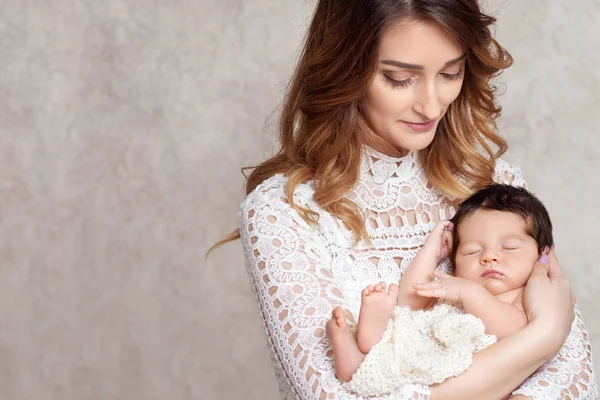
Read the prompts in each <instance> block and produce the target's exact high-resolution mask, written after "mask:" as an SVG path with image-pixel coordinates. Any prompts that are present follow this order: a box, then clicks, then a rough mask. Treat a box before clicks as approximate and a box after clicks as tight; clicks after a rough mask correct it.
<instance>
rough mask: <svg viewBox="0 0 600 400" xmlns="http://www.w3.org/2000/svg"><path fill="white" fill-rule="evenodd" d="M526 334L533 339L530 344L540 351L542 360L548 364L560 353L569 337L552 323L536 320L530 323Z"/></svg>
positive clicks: (524, 329) (525, 329)
mask: <svg viewBox="0 0 600 400" xmlns="http://www.w3.org/2000/svg"><path fill="white" fill-rule="evenodd" d="M523 331H525V332H524V333H525V334H527V335H528V336H530V337H531V341H530V343H531V344H532V346H535V347H536V348H537V349H539V354H540V357H541V359H542V360H543V361H544V362H546V361H548V360H550V359H551V358H552V357H554V356H555V355H556V353H558V352H559V350H560V349H561V347H562V346H563V344H564V342H565V340H566V338H567V336H568V333H567V335H565V334H564V333H563V330H562V329H557V327H556V325H555V324H553V323H550V322H546V321H542V320H539V319H534V320H532V321H531V322H529V323H528V324H527V325H526V326H525V328H523Z"/></svg>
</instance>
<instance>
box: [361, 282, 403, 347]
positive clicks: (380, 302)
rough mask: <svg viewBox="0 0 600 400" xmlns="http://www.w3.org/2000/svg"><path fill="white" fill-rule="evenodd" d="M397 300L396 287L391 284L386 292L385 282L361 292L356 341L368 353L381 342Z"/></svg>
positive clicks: (370, 286)
mask: <svg viewBox="0 0 600 400" xmlns="http://www.w3.org/2000/svg"><path fill="white" fill-rule="evenodd" d="M397 300H398V285H396V284H395V283H392V284H391V285H390V287H389V289H388V290H387V292H386V287H385V282H380V283H378V284H377V285H375V286H372V285H369V286H368V287H366V288H365V289H364V290H363V291H362V299H361V304H360V315H359V317H358V328H357V335H356V341H357V343H358V348H359V349H360V351H362V352H363V353H368V352H369V351H370V350H371V347H373V346H374V345H375V344H376V343H377V342H379V341H380V340H381V337H382V336H383V332H385V328H386V327H387V324H388V321H389V319H390V317H391V316H392V313H393V312H394V307H396V302H397Z"/></svg>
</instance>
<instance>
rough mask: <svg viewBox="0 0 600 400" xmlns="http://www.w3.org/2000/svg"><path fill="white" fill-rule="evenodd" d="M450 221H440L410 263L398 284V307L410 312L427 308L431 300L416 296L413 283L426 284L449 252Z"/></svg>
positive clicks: (450, 237)
mask: <svg viewBox="0 0 600 400" xmlns="http://www.w3.org/2000/svg"><path fill="white" fill-rule="evenodd" d="M447 228H448V229H452V223H451V222H450V221H441V222H440V223H438V224H437V225H436V226H435V228H434V229H433V231H432V232H431V233H430V234H429V236H428V237H427V240H426V241H425V244H424V245H423V247H422V248H421V250H420V251H419V252H418V253H417V255H416V256H415V258H414V259H413V261H412V262H411V263H410V265H409V266H408V268H406V271H405V272H404V274H403V275H402V279H400V283H399V284H398V305H399V306H409V307H410V308H411V309H412V310H423V309H425V308H429V307H430V306H431V304H432V303H433V301H434V300H433V299H430V298H427V297H422V296H419V295H418V294H417V291H416V290H415V288H414V287H413V284H414V283H418V282H428V281H430V280H431V278H432V275H431V274H432V273H433V271H435V269H436V268H437V266H438V264H439V262H440V261H441V260H443V259H444V258H446V257H447V256H448V254H449V252H450V248H451V243H450V241H451V239H452V235H451V232H450V231H449V230H447Z"/></svg>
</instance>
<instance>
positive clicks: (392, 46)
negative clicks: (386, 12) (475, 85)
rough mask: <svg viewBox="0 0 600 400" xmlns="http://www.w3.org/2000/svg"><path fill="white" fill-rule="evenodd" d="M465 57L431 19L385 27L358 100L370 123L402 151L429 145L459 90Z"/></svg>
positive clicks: (458, 47) (378, 133)
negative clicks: (372, 71) (372, 72)
mask: <svg viewBox="0 0 600 400" xmlns="http://www.w3.org/2000/svg"><path fill="white" fill-rule="evenodd" d="M464 59H465V54H464V52H463V50H462V49H461V47H460V46H459V45H458V44H457V43H456V42H455V41H454V40H453V39H452V38H451V37H450V36H449V35H448V34H447V33H446V32H445V31H444V30H443V29H442V28H440V27H439V26H438V25H436V24H434V23H431V22H416V21H409V22H405V23H402V24H399V25H397V26H395V27H394V28H392V29H391V30H389V31H388V32H387V33H386V34H385V35H384V36H383V38H382V41H381V45H380V49H379V59H378V65H377V72H376V74H375V78H374V79H373V81H372V83H371V85H370V86H369V88H368V90H367V94H366V96H365V98H364V99H363V101H362V104H361V105H362V108H363V110H364V113H365V118H366V119H367V122H368V123H369V125H370V127H371V128H372V129H373V130H374V131H375V133H376V134H377V135H379V136H380V137H382V138H383V139H385V140H386V141H388V142H390V143H391V144H393V145H394V146H395V147H397V148H398V149H401V150H404V149H406V150H421V149H424V148H425V147H427V146H429V144H430V143H431V142H432V140H433V137H434V135H435V131H436V128H437V126H438V123H439V122H440V120H441V119H442V117H443V116H444V114H445V113H446V110H447V109H448V106H449V105H450V103H452V102H453V101H454V100H455V99H456V98H457V97H458V94H459V93H460V89H461V87H462V84H463V79H464V67H465V61H464Z"/></svg>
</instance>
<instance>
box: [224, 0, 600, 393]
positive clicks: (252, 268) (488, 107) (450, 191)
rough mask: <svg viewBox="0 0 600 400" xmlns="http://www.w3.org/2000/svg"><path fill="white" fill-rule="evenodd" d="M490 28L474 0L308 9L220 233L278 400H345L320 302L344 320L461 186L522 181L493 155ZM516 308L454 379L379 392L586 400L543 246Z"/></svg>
mask: <svg viewBox="0 0 600 400" xmlns="http://www.w3.org/2000/svg"><path fill="white" fill-rule="evenodd" d="M494 21H495V20H494V19H493V18H491V17H489V16H486V15H484V14H482V13H481V11H480V8H479V6H478V5H477V2H476V1H474V0H471V1H469V0H363V1H357V0H350V1H349V0H320V1H319V2H318V4H317V7H316V10H315V13H314V17H313V20H312V23H311V26H310V29H309V32H308V36H307V37H306V42H305V46H304V49H303V51H302V54H301V57H300V60H299V63H298V65H297V68H296V71H295V74H294V76H293V79H292V81H291V83H290V86H289V89H288V94H287V98H286V102H285V104H284V108H283V111H282V115H281V120H280V134H281V143H282V148H281V150H280V151H279V152H278V153H277V154H276V155H275V156H274V157H273V158H271V159H269V160H267V161H265V162H263V163H262V164H260V165H259V166H258V167H256V168H255V169H254V170H253V172H252V173H251V175H250V177H249V179H248V184H247V193H248V196H247V198H246V200H245V201H244V203H243V205H242V208H241V212H240V230H239V231H236V232H234V233H233V234H232V235H231V236H230V237H229V238H228V239H226V240H225V241H224V242H226V241H229V240H233V239H236V238H238V237H240V233H241V238H242V240H243V243H244V250H245V256H246V260H247V268H248V271H249V273H250V276H251V277H252V280H253V284H254V288H255V291H256V294H257V298H258V302H259V306H260V310H261V313H262V317H263V319H264V323H265V329H266V336H267V339H268V343H269V346H270V348H271V351H272V356H273V357H272V358H273V363H274V366H275V369H276V372H277V378H278V381H279V385H280V391H281V394H282V397H284V398H287V399H297V398H300V399H333V398H335V399H341V398H343V399H352V398H357V397H356V396H355V395H353V394H352V393H349V392H348V391H347V390H346V389H345V388H344V387H343V385H342V384H341V383H340V381H339V380H338V379H336V377H335V374H334V370H333V364H332V360H331V347H330V345H329V343H328V341H327V338H326V333H325V329H326V325H327V322H328V320H329V319H330V318H331V313H332V310H333V309H334V308H335V307H337V306H341V307H342V309H344V310H345V312H346V313H347V317H348V319H349V320H350V321H351V323H352V321H356V318H357V315H358V309H359V305H360V291H361V290H362V289H363V288H364V287H365V286H367V285H368V284H373V283H376V282H379V281H385V282H386V283H387V284H388V285H389V284H390V283H397V282H398V281H399V280H401V279H402V273H403V271H404V270H405V269H406V266H407V265H408V264H409V263H410V261H411V260H412V258H413V257H414V256H415V254H416V253H417V251H418V250H419V248H420V246H421V245H422V244H423V242H424V239H425V237H426V236H427V234H428V233H429V232H430V230H431V229H432V227H433V226H434V224H435V223H436V222H437V221H439V220H441V219H448V218H450V217H452V215H453V214H454V211H455V206H456V205H457V204H458V202H460V200H461V199H464V198H465V197H466V196H468V195H469V194H470V193H472V192H473V191H474V190H476V189H478V188H481V187H482V186H485V185H487V184H489V183H491V182H492V181H497V182H502V183H510V184H513V185H524V181H523V179H522V178H521V175H520V172H519V170H518V169H516V168H513V167H511V166H510V165H508V164H507V163H506V162H504V161H502V160H500V159H499V157H500V156H501V155H502V154H503V153H504V152H505V150H506V144H505V142H504V141H503V139H502V138H501V137H500V136H498V134H497V133H496V125H495V119H496V118H497V117H498V115H499V113H500V107H497V106H496V105H495V103H494V90H495V88H494V87H493V86H492V85H491V84H490V79H491V78H492V77H493V76H495V75H497V74H498V73H499V72H501V71H502V70H503V69H505V68H507V67H509V66H510V65H511V63H512V59H511V57H510V55H509V54H508V53H507V52H506V51H505V50H504V49H503V48H502V47H501V46H500V45H498V43H497V42H496V41H495V40H494V39H493V38H492V37H491V33H490V26H491V25H492V24H493V22H494ZM498 257H501V254H499V256H498ZM499 262H501V260H500V261H499ZM440 268H441V269H442V270H443V269H446V268H447V263H444V264H442V265H440ZM525 307H526V311H527V315H528V321H529V323H528V325H527V326H526V327H525V328H524V329H523V330H522V331H520V332H518V333H517V334H515V335H513V336H511V337H508V338H506V339H503V340H501V341H500V342H498V343H496V344H494V345H493V346H491V347H489V348H487V349H485V350H484V351H482V352H480V353H478V354H476V355H475V356H474V360H473V364H472V366H471V367H470V368H469V369H468V370H467V371H466V372H465V373H463V374H462V375H460V376H458V377H456V378H452V379H450V380H447V381H445V382H443V383H441V384H439V385H436V386H432V387H424V386H411V387H404V388H403V389H402V390H401V391H400V392H398V393H394V394H392V395H391V396H389V397H386V398H389V399H427V398H430V399H465V398H473V399H500V398H503V397H505V396H511V397H510V398H511V399H526V398H535V399H559V398H561V399H592V398H595V394H596V391H597V389H596V386H595V382H594V378H593V371H592V363H591V346H590V342H589V338H588V334H587V332H586V329H585V327H584V326H583V323H582V322H581V319H580V316H579V313H578V312H577V309H576V308H575V312H574V311H573V297H572V294H571V292H570V289H569V284H568V281H567V280H566V278H565V277H564V275H563V274H562V271H561V269H560V267H559V265H558V262H557V260H556V258H555V256H554V255H553V252H552V253H551V257H550V262H549V266H548V267H545V266H544V265H543V264H541V263H537V264H536V268H535V270H534V273H533V274H532V276H531V278H530V279H529V282H528V284H527V288H526V290H525ZM573 319H574V321H573ZM572 322H573V325H572V326H571V323H572ZM569 332H570V333H569ZM565 340H566V341H565ZM563 343H564V345H563ZM559 350H560V352H559ZM557 352H558V354H556V353H557ZM532 374H533V375H532ZM530 375H532V376H531V377H530V378H528V377H529V376H530ZM516 388H518V389H517V390H516V391H514V392H513V390H514V389H516ZM511 393H512V395H511Z"/></svg>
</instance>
